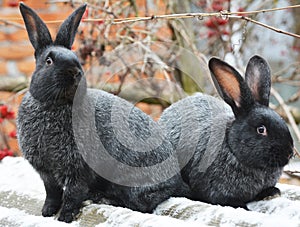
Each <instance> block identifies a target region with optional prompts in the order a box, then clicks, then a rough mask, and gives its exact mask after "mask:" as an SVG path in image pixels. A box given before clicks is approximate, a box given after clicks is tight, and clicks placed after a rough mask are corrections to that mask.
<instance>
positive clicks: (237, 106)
mask: <svg viewBox="0 0 300 227" xmlns="http://www.w3.org/2000/svg"><path fill="white" fill-rule="evenodd" d="M208 66H209V69H210V71H211V74H212V79H213V81H214V84H215V86H216V88H217V90H218V93H219V94H220V96H221V97H222V98H223V99H224V101H225V102H227V103H228V104H229V105H230V106H231V108H232V110H233V112H234V114H235V116H238V115H241V114H243V113H245V112H248V111H249V109H250V108H251V107H252V106H253V104H254V99H253V97H252V94H251V91H250V89H249V87H248V86H247V84H246V83H245V81H244V79H243V78H242V76H241V75H240V74H239V73H238V72H237V71H236V70H235V69H234V68H233V67H232V66H230V65H228V64H227V63H226V62H224V61H222V60H220V59H218V58H211V59H210V60H209V64H208Z"/></svg>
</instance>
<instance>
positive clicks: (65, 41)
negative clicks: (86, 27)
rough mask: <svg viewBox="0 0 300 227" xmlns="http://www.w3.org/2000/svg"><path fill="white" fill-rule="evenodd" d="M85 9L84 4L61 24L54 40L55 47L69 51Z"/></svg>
mask: <svg viewBox="0 0 300 227" xmlns="http://www.w3.org/2000/svg"><path fill="white" fill-rule="evenodd" d="M85 9H86V4H83V5H82V6H80V7H79V8H78V9H76V10H75V11H74V12H73V13H72V14H71V15H70V16H69V17H68V18H67V19H66V20H65V21H64V22H63V24H62V25H61V26H60V28H59V31H58V33H57V36H56V40H55V42H54V43H55V45H60V46H64V47H66V48H68V49H71V47H72V44H73V42H74V38H75V35H76V32H77V28H78V26H79V23H80V21H81V18H82V15H83V14H84V11H85Z"/></svg>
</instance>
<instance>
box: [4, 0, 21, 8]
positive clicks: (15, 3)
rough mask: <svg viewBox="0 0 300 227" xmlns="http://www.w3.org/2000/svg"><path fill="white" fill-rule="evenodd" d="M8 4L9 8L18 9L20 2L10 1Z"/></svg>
mask: <svg viewBox="0 0 300 227" xmlns="http://www.w3.org/2000/svg"><path fill="white" fill-rule="evenodd" d="M7 4H8V6H9V7H18V6H19V1H18V0H10V1H9V2H8V3H7Z"/></svg>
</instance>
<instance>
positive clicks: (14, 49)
mask: <svg viewBox="0 0 300 227" xmlns="http://www.w3.org/2000/svg"><path fill="white" fill-rule="evenodd" d="M33 52H34V51H33V48H32V46H31V45H30V44H29V43H28V45H25V44H15V43H14V44H12V45H8V46H2V47H1V51H0V59H4V60H20V59H23V58H26V57H29V56H32V55H33Z"/></svg>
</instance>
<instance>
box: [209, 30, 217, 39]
mask: <svg viewBox="0 0 300 227" xmlns="http://www.w3.org/2000/svg"><path fill="white" fill-rule="evenodd" d="M217 34H218V32H217V31H214V30H209V31H208V33H207V37H208V38H211V37H213V36H216V35H217Z"/></svg>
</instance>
